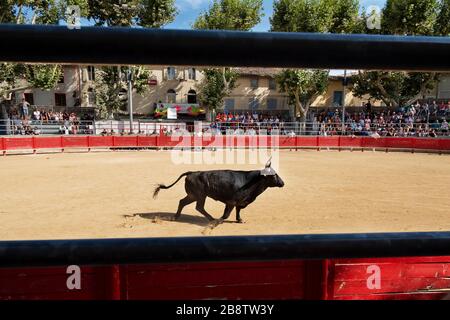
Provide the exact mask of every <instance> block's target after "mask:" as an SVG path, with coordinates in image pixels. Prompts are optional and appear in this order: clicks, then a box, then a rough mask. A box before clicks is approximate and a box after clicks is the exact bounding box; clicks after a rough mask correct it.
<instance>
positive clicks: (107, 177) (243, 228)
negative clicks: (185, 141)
mask: <svg viewBox="0 0 450 320" xmlns="http://www.w3.org/2000/svg"><path fill="white" fill-rule="evenodd" d="M219 168H230V169H243V170H253V169H260V166H258V165H251V164H246V165H175V164H173V162H172V161H171V155H170V152H169V151H139V152H137V151H131V152H126V151H123V152H91V153H65V154H40V155H16V156H13V155H12V156H6V157H0V239H1V240H6V239H68V238H118V237H172V236H208V235H247V234H292V233H346V232H390V231H439V230H450V197H449V195H450V156H449V155H437V154H418V153H416V154H411V153H383V152H360V151H359V152H349V151H345V152H337V151H321V152H317V151H297V152H296V151H288V150H286V151H281V152H280V161H279V175H280V176H281V177H282V178H283V180H284V182H285V187H284V188H271V189H268V190H266V191H265V192H264V193H263V194H262V195H261V196H260V197H258V198H257V199H256V201H255V202H254V203H253V204H251V205H250V206H248V207H247V208H246V209H244V210H242V212H241V216H242V218H243V220H244V222H245V223H243V224H238V223H234V219H235V213H234V211H233V213H232V215H231V216H230V222H227V223H223V224H221V225H219V226H217V227H215V228H211V227H210V225H209V224H208V222H207V220H206V219H205V218H204V217H203V216H202V215H201V214H200V213H198V212H197V211H196V210H195V203H194V204H191V205H189V206H187V207H186V208H185V209H184V211H183V215H182V216H181V218H180V220H179V221H172V220H171V219H172V216H173V214H174V212H175V211H176V209H177V206H178V201H179V199H181V198H182V197H184V196H185V191H184V179H183V180H181V181H180V182H179V183H178V184H177V185H175V186H174V187H173V188H171V189H169V190H162V191H161V192H160V194H159V196H158V198H157V199H156V200H154V199H153V198H152V192H153V188H154V185H155V184H156V183H165V184H170V183H172V182H173V181H174V180H175V179H176V178H177V177H178V176H179V175H180V174H181V173H183V172H185V171H188V170H189V171H194V170H211V169H219ZM223 208H224V206H223V204H222V203H220V202H216V201H214V200H212V199H208V200H207V202H206V210H207V211H208V212H209V213H210V214H212V215H213V216H214V217H216V218H219V217H220V216H221V215H222V212H223Z"/></svg>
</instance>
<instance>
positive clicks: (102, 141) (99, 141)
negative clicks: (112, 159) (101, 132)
mask: <svg viewBox="0 0 450 320" xmlns="http://www.w3.org/2000/svg"><path fill="white" fill-rule="evenodd" d="M112 145H113V137H112V136H88V146H89V148H99V147H106V148H108V147H111V146H112Z"/></svg>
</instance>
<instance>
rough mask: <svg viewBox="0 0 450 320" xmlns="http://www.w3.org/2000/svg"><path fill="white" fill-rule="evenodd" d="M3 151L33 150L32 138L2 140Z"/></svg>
mask: <svg viewBox="0 0 450 320" xmlns="http://www.w3.org/2000/svg"><path fill="white" fill-rule="evenodd" d="M3 144H4V148H5V150H33V137H20V138H3Z"/></svg>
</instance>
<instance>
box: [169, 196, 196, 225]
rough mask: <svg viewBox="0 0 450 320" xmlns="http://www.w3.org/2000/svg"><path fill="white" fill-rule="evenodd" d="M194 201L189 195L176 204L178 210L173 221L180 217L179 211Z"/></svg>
mask: <svg viewBox="0 0 450 320" xmlns="http://www.w3.org/2000/svg"><path fill="white" fill-rule="evenodd" d="M194 201H195V199H192V198H191V197H189V195H187V196H186V197H184V198H183V199H181V200H180V202H179V204H178V210H177V213H175V216H174V219H175V220H177V219H178V218H179V217H180V215H181V210H183V208H184V207H185V206H187V205H188V204H190V203H192V202H194Z"/></svg>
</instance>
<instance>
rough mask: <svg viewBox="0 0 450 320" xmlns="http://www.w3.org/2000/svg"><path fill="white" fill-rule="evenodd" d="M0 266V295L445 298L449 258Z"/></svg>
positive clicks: (449, 278)
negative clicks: (76, 270) (76, 271)
mask: <svg viewBox="0 0 450 320" xmlns="http://www.w3.org/2000/svg"><path fill="white" fill-rule="evenodd" d="M80 271H81V274H80V276H81V277H80V279H81V281H80V288H76V287H75V288H74V287H73V286H72V287H70V288H69V287H68V286H67V283H68V280H69V283H71V281H70V277H71V276H72V275H73V272H68V270H67V267H41V268H26V267H23V268H8V269H0V283H1V286H0V299H123V300H125V299H130V300H133V299H167V300H177V299H212V298H216V299H329V300H335V299H336V300H348V299H370V300H377V299H389V300H391V299H392V300H394V299H395V300H397V299H444V298H445V299H448V298H450V292H449V289H450V257H420V258H370V259H333V260H286V261H283V260H279V261H256V262H244V261H238V262H204V263H190V264H189V263H188V264H183V263H170V264H169V263H165V264H160V263H158V264H139V265H121V266H116V265H112V266H102V267H87V266H81V267H80Z"/></svg>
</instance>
